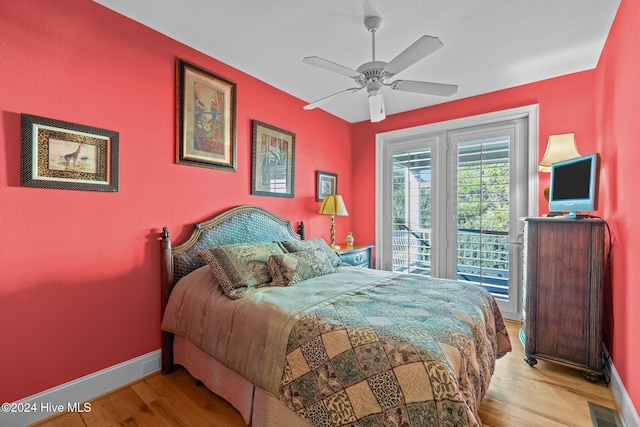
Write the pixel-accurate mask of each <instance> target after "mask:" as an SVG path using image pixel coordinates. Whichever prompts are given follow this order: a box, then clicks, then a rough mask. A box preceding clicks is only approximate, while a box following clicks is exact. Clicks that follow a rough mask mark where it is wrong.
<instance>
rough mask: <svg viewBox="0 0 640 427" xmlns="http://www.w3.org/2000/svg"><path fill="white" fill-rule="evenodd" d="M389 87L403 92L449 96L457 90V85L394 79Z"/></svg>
mask: <svg viewBox="0 0 640 427" xmlns="http://www.w3.org/2000/svg"><path fill="white" fill-rule="evenodd" d="M390 86H391V89H394V90H401V91H403V92H415V93H424V94H427V95H438V96H451V95H453V94H454V93H456V92H457V91H458V85H450V84H445V83H431V82H417V81H414V80H396V81H394V82H392V83H391V85H390Z"/></svg>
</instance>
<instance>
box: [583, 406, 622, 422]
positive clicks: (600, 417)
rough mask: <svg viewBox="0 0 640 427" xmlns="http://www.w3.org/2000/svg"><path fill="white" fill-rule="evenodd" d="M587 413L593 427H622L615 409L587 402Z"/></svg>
mask: <svg viewBox="0 0 640 427" xmlns="http://www.w3.org/2000/svg"><path fill="white" fill-rule="evenodd" d="M589 412H590V413H591V424H592V425H593V427H623V424H622V421H621V420H620V417H619V416H618V412H617V411H616V410H615V409H611V408H607V407H606V406H601V405H597V404H595V403H591V402H589Z"/></svg>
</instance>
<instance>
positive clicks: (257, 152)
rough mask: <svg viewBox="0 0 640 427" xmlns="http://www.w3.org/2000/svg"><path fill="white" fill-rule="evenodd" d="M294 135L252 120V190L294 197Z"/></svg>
mask: <svg viewBox="0 0 640 427" xmlns="http://www.w3.org/2000/svg"><path fill="white" fill-rule="evenodd" d="M295 146H296V136H295V135H294V134H293V133H291V132H288V131H286V130H284V129H279V128H277V127H274V126H271V125H268V124H266V123H262V122H259V121H257V120H253V156H252V157H253V160H252V167H251V194H256V195H261V196H276V197H293V184H294V182H293V181H294V176H295V153H296V150H295Z"/></svg>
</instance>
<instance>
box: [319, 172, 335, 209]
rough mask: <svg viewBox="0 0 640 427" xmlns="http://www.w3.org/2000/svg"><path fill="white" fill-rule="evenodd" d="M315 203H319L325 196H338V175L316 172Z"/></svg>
mask: <svg viewBox="0 0 640 427" xmlns="http://www.w3.org/2000/svg"><path fill="white" fill-rule="evenodd" d="M316 183H317V190H316V201H318V202H321V201H323V200H324V196H326V195H327V194H338V175H336V174H335V173H331V172H323V171H316Z"/></svg>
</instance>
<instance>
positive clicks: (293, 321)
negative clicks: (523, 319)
mask: <svg viewBox="0 0 640 427" xmlns="http://www.w3.org/2000/svg"><path fill="white" fill-rule="evenodd" d="M161 248H162V249H161V267H162V272H161V276H162V314H163V318H162V371H163V373H164V374H168V373H170V372H171V371H172V369H173V368H174V366H175V365H181V366H183V367H184V368H185V369H187V370H188V371H189V372H190V374H191V375H192V376H193V377H194V378H197V379H198V380H200V381H201V382H202V383H204V384H205V385H206V386H207V388H209V389H210V390H212V391H213V392H214V393H216V394H218V395H219V396H221V397H223V398H224V399H226V400H227V401H228V402H229V403H231V404H232V405H233V406H234V407H235V408H236V409H237V410H238V411H239V412H240V414H241V415H242V417H243V418H244V420H245V421H246V422H247V424H251V425H252V426H253V427H263V426H264V427H267V426H270V427H276V426H284V425H287V426H340V425H348V426H382V425H401V426H427V425H428V426H441V425H457V426H480V425H481V421H480V418H479V416H478V408H479V405H480V403H481V402H482V399H483V398H484V396H485V394H486V392H487V389H488V387H489V383H490V379H491V375H492V374H493V370H494V367H495V362H496V360H497V359H498V358H499V357H502V356H503V355H504V354H506V353H507V352H508V351H510V350H511V343H510V341H509V336H508V334H507V330H506V327H505V325H504V322H503V319H502V316H501V314H500V310H499V309H498V306H497V304H496V302H495V301H494V299H493V298H492V297H491V295H490V294H489V293H488V292H486V291H485V290H484V289H482V288H480V287H478V286H475V285H468V284H464V283H460V282H457V281H450V280H443V279H433V278H428V277H424V276H417V275H407V274H398V273H391V272H388V271H382V270H373V269H367V268H363V267H353V266H349V265H345V264H342V263H341V262H340V260H339V258H338V257H337V256H336V255H335V254H333V253H332V251H331V250H330V249H329V248H328V245H326V243H324V242H323V241H321V240H320V239H310V240H305V239H304V226H303V224H302V223H301V224H300V225H299V227H298V231H297V232H296V231H294V230H293V229H292V227H291V223H290V222H289V221H286V220H283V219H281V218H279V217H277V216H275V215H273V214H271V213H269V212H268V211H265V210H264V209H262V208H259V207H256V206H239V207H236V208H233V209H230V210H228V211H226V212H223V213H221V214H219V215H216V216H215V217H213V218H211V219H209V220H207V221H204V222H202V223H199V224H196V225H195V227H194V230H193V233H192V234H191V236H190V237H189V238H188V239H187V240H186V241H185V242H182V243H180V244H178V245H176V246H172V244H171V238H170V234H169V231H168V230H167V229H166V228H164V229H163V232H162V236H161ZM240 264H242V265H240Z"/></svg>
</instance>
